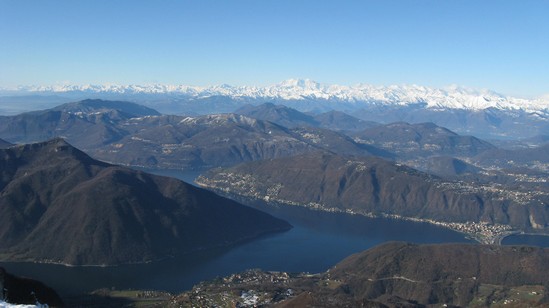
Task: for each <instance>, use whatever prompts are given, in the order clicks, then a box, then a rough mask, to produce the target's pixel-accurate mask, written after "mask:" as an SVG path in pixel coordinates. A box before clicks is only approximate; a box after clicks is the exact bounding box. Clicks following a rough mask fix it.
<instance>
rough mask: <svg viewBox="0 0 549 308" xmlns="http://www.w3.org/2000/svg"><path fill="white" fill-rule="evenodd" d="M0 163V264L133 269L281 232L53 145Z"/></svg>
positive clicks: (252, 214)
mask: <svg viewBox="0 0 549 308" xmlns="http://www.w3.org/2000/svg"><path fill="white" fill-rule="evenodd" d="M0 157H2V158H1V159H0V259H3V260H16V261H40V262H48V263H60V264H71V265H116V264H123V263H141V262H148V261H155V260H159V259H162V258H166V257H170V256H174V255H179V254H183V253H187V252H191V251H195V250H198V249H206V248H212V247H217V246H225V245H230V244H234V243H236V242H240V241H243V240H247V239H249V238H253V237H255V236H258V235H261V234H265V233H266V232H272V231H282V230H287V229H288V228H290V225H289V224H287V223H286V222H284V221H282V220H279V219H276V218H274V217H272V216H270V215H268V214H265V213H262V212H259V211H257V210H253V209H250V208H248V207H245V206H243V205H240V204H238V203H236V202H234V201H231V200H228V199H225V198H222V197H220V196H218V195H215V194H213V193H211V192H208V191H205V190H202V189H199V188H197V187H194V186H192V185H190V184H187V183H184V182H182V181H179V180H176V179H173V178H168V177H162V176H155V175H151V174H148V173H145V172H142V171H136V170H133V169H129V168H125V167H120V166H115V165H110V164H107V163H104V162H100V161H97V160H94V159H92V158H91V157H89V156H88V155H86V154H85V153H84V152H82V151H80V150H78V149H76V148H74V147H72V146H71V145H70V144H68V143H66V142H65V141H64V140H63V139H60V138H58V139H53V140H50V141H46V142H41V143H34V144H27V145H19V146H13V147H11V148H9V149H4V150H0ZM59 238H62V239H63V240H59Z"/></svg>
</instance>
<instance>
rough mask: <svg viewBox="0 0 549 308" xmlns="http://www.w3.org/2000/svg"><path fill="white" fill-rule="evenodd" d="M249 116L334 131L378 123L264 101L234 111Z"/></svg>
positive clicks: (283, 124) (339, 112)
mask: <svg viewBox="0 0 549 308" xmlns="http://www.w3.org/2000/svg"><path fill="white" fill-rule="evenodd" d="M235 113H237V114H242V115H245V116H248V117H251V118H255V119H260V120H265V121H270V122H273V123H276V124H279V125H282V126H284V127H288V128H294V127H322V128H326V129H331V130H335V131H357V130H362V129H366V128H370V127H373V126H376V125H379V124H378V123H375V122H369V121H363V120H360V119H357V118H355V117H352V116H350V115H348V114H346V113H344V112H341V111H335V110H332V111H328V112H325V113H321V114H316V115H309V114H306V113H303V112H299V111H297V110H296V109H293V108H290V107H286V106H284V105H275V104H273V103H265V104H261V105H257V106H256V105H246V106H244V107H242V108H239V109H237V110H236V111H235Z"/></svg>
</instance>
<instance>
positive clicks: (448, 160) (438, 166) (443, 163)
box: [422, 156, 482, 176]
mask: <svg viewBox="0 0 549 308" xmlns="http://www.w3.org/2000/svg"><path fill="white" fill-rule="evenodd" d="M422 167H423V168H422V171H425V172H428V173H431V174H435V175H440V176H457V175H463V174H466V173H470V174H476V173H478V172H479V171H481V170H482V169H480V168H478V167H475V166H473V165H471V164H468V163H466V162H464V161H463V160H461V159H457V158H453V157H449V156H436V157H430V158H429V159H427V161H426V162H425V164H424V165H423V166H422Z"/></svg>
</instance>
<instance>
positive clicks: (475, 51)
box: [0, 0, 549, 98]
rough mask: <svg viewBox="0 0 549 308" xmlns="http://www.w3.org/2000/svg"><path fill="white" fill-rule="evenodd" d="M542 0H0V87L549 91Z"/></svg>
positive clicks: (547, 7) (548, 23) (547, 29)
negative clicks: (298, 82) (288, 83)
mask: <svg viewBox="0 0 549 308" xmlns="http://www.w3.org/2000/svg"><path fill="white" fill-rule="evenodd" d="M548 13H549V1H545V0H539V1H535V0H524V1H506V0H482V1H478V0H433V1H420V0H417V1H416V0H400V1H397V0H377V1H368V0H358V1H351V0H349V1H346V0H218V1H212V0H196V1H184V0H181V1H173V0H162V1H160V0H159V1H139V0H133V1H126V0H93V1H90V0H50V1H44V0H36V1H28V0H0V87H14V86H18V85H54V84H65V83H67V84H125V85H126V84H142V85H143V84H153V83H162V84H185V85H197V86H206V85H214V84H230V85H235V86H238V85H255V86H264V85H270V84H275V83H278V82H281V81H283V80H285V79H289V78H310V79H313V80H315V81H318V82H321V83H326V84H341V85H355V84H358V83H366V84H372V85H392V84H417V85H423V86H429V87H445V86H448V85H459V86H464V87H471V88H477V89H491V90H494V91H497V92H500V93H503V94H507V95H513V96H518V97H525V98H530V97H538V96H542V95H547V94H549V18H547V14H548Z"/></svg>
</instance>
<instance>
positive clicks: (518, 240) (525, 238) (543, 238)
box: [501, 234, 549, 247]
mask: <svg viewBox="0 0 549 308" xmlns="http://www.w3.org/2000/svg"><path fill="white" fill-rule="evenodd" d="M501 244H502V245H530V246H540V247H549V236H547V235H535V234H513V235H509V236H507V237H505V238H504V239H503V240H502V241H501Z"/></svg>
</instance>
